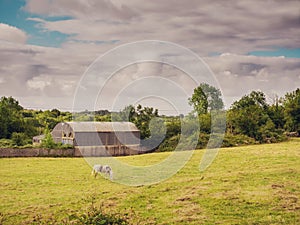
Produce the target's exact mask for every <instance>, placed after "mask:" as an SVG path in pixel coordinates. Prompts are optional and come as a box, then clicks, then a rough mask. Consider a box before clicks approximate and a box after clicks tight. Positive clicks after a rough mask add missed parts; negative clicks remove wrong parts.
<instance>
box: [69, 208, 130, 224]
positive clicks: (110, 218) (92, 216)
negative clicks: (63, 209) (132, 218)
mask: <svg viewBox="0 0 300 225" xmlns="http://www.w3.org/2000/svg"><path fill="white" fill-rule="evenodd" d="M68 220H69V221H68V223H70V224H78V225H127V224H129V223H128V221H127V218H126V217H125V216H122V215H119V214H108V213H105V212H103V210H102V209H101V208H97V207H95V206H91V207H90V208H89V210H88V211H87V212H86V213H82V214H72V215H70V216H69V217H68Z"/></svg>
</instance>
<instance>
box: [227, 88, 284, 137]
mask: <svg viewBox="0 0 300 225" xmlns="http://www.w3.org/2000/svg"><path fill="white" fill-rule="evenodd" d="M269 115H271V116H269ZM280 117H281V109H280V107H279V106H278V105H277V106H276V105H275V106H272V107H271V108H270V107H269V106H268V104H267V103H266V98H265V95H264V93H262V92H260V91H253V92H251V93H250V94H249V95H245V96H243V97H242V98H241V99H240V100H238V101H236V102H234V103H233V105H232V107H231V109H230V110H229V111H228V114H227V121H228V124H227V127H228V130H229V132H230V133H231V134H242V135H247V136H248V137H251V138H253V139H255V140H257V141H259V142H275V141H278V140H281V139H284V137H283V136H282V135H283V131H282V129H280V126H282V124H280V122H279V121H278V120H279V119H280ZM271 118H272V119H274V121H275V122H276V125H275V124H274V122H273V121H272V119H271Z"/></svg>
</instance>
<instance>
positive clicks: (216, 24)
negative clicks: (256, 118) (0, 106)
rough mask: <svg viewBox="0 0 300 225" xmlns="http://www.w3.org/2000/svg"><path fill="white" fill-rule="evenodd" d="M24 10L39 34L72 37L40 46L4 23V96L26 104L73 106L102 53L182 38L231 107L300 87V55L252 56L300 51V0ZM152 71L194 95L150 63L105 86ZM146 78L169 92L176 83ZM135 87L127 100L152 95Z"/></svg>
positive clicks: (43, 0) (172, 73)
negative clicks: (251, 95)
mask: <svg viewBox="0 0 300 225" xmlns="http://www.w3.org/2000/svg"><path fill="white" fill-rule="evenodd" d="M23 10H25V11H27V12H29V13H31V14H32V15H34V18H28V20H31V21H35V22H36V26H37V29H39V30H40V31H59V32H61V33H64V34H69V35H70V36H69V37H68V38H67V41H66V42H64V43H62V44H61V46H60V47H59V48H51V47H41V46H34V45H28V44H26V40H27V34H26V33H25V32H24V31H22V30H20V29H18V28H15V27H12V26H9V25H6V24H0V40H5V42H0V52H1V53H0V95H13V96H15V97H16V98H18V99H19V100H20V102H21V103H22V104H24V106H25V107H41V108H54V107H55V108H61V109H68V110H70V109H71V108H72V103H73V96H74V93H75V90H76V87H77V85H78V83H79V81H80V78H81V77H82V75H83V74H84V72H85V71H86V70H87V68H88V67H89V65H90V64H91V63H92V62H93V61H94V60H95V59H96V58H97V57H98V56H100V55H102V54H104V53H105V52H107V51H109V50H111V49H112V48H114V47H116V46H118V45H119V44H124V43H127V42H132V41H138V40H145V39H147V40H149V39H156V40H164V41H171V42H175V43H177V44H179V45H182V46H185V47H187V48H189V49H192V50H193V51H194V52H195V53H196V54H198V55H200V56H202V57H204V61H205V62H206V63H207V64H208V66H209V67H210V68H211V69H212V71H213V72H214V73H215V76H216V79H217V81H218V82H219V84H220V87H221V89H222V91H223V93H224V96H225V100H226V105H227V106H229V105H230V104H231V103H232V101H234V100H237V99H238V98H240V97H241V96H242V95H244V94H247V93H248V92H249V91H251V90H253V89H255V90H257V89H260V90H263V91H264V92H266V93H267V94H272V93H277V94H279V95H283V94H284V93H286V92H287V91H291V90H294V89H296V88H297V87H299V86H300V78H299V77H300V59H293V58H284V57H259V56H250V55H247V53H248V52H251V51H255V50H268V49H273V48H274V47H283V48H299V46H300V39H299V38H298V36H299V35H298V34H299V33H300V24H299V23H300V19H299V18H300V17H299V16H300V15H299V3H298V1H285V3H284V4H282V2H281V1H276V0H274V1H259V2H257V1H250V0H249V1H231V0H228V1H221V0H217V1H209V0H202V1H198V0H197V1H196V0H189V1H176V0H168V1H161V2H159V3H158V2H156V1H138V0H131V1H127V0H126V1H125V0H111V1H108V0H104V1H97V0H92V1H74V0H60V1H58V0H27V1H26V5H25V6H24V8H23ZM60 17H61V18H60ZM211 53H214V54H215V53H217V56H209V55H211ZM219 53H220V54H219ZM126 54H131V53H130V52H128V53H126ZM126 54H124V56H125V57H126ZM186 63H189V62H186ZM100 69H101V68H100ZM147 74H148V75H149V74H153V75H159V76H162V77H163V78H166V79H169V80H172V81H174V82H176V83H178V84H180V85H182V87H184V88H185V89H189V90H190V92H189V94H191V92H192V90H193V88H194V86H193V85H194V84H193V83H192V82H191V81H190V80H188V79H186V75H185V74H183V73H182V72H180V71H178V70H177V69H176V68H172V67H170V66H166V65H159V64H155V63H154V64H153V63H152V64H151V63H145V64H139V65H132V66H130V67H127V68H124V69H123V70H120V71H118V73H117V74H115V75H114V76H113V78H112V79H111V80H110V81H109V83H108V86H107V88H106V89H105V91H106V95H107V96H108V98H107V99H110V98H109V96H114V95H117V94H118V93H119V91H120V90H121V89H122V88H123V87H124V84H128V82H133V81H134V80H136V79H143V77H145V76H146V75H147ZM99 80H100V81H101V79H99ZM146 81H147V82H148V81H149V80H146ZM147 82H146V84H148V85H150V84H151V85H152V86H154V87H155V88H157V89H163V91H166V94H168V93H167V91H168V90H169V89H170V90H171V89H172V87H173V86H172V85H170V86H168V85H167V84H166V85H161V84H159V85H156V86H155V82H153V81H149V83H147ZM161 82H162V84H164V83H163V81H161ZM136 84H138V83H136ZM151 85H150V86H151ZM150 86H149V87H150ZM130 87H132V88H131V89H130V91H127V92H123V94H124V99H125V100H126V99H127V100H128V101H130V100H134V98H135V97H136V96H142V95H143V93H147V90H146V86H143V85H142V86H141V88H140V89H138V88H136V87H137V86H134V85H132V86H130ZM169 93H170V94H171V95H173V96H176V94H177V93H176V91H170V92H169ZM132 96H133V97H132ZM125 100H124V101H125ZM183 107H186V105H185V106H183ZM83 110H84V109H83Z"/></svg>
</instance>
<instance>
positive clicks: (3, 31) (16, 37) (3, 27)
mask: <svg viewBox="0 0 300 225" xmlns="http://www.w3.org/2000/svg"><path fill="white" fill-rule="evenodd" d="M26 40H27V34H26V33H25V32H24V31H22V30H20V29H18V28H16V27H13V26H10V25H8V24H4V23H0V41H7V42H14V43H25V42H26Z"/></svg>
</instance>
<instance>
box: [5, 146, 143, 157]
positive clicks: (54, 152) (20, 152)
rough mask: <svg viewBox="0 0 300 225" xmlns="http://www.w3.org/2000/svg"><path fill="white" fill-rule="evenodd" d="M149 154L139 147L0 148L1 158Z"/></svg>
mask: <svg viewBox="0 0 300 225" xmlns="http://www.w3.org/2000/svg"><path fill="white" fill-rule="evenodd" d="M142 153H147V152H146V151H143V150H142V149H141V148H140V147H138V146H131V148H128V147H126V146H119V147H116V146H109V147H101V146H90V147H81V148H80V149H78V148H77V147H76V148H75V149H44V148H21V149H19V148H0V157H82V156H84V157H99V156H126V155H137V154H142Z"/></svg>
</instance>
